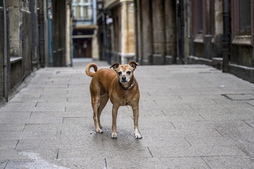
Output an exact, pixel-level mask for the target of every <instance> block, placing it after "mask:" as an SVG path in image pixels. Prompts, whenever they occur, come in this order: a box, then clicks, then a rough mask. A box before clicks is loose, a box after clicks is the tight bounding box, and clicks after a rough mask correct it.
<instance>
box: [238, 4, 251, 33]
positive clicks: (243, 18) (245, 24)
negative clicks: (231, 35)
mask: <svg viewBox="0 0 254 169" xmlns="http://www.w3.org/2000/svg"><path fill="white" fill-rule="evenodd" d="M250 28H251V22H250V0H244V1H239V35H250Z"/></svg>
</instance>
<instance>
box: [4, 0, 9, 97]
mask: <svg viewBox="0 0 254 169" xmlns="http://www.w3.org/2000/svg"><path fill="white" fill-rule="evenodd" d="M3 8H4V25H3V26H4V65H3V67H4V70H3V71H4V72H3V75H4V78H3V81H4V84H3V87H4V98H5V101H6V102H8V54H7V42H8V41H7V10H6V4H5V0H3Z"/></svg>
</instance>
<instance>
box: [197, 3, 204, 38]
mask: <svg viewBox="0 0 254 169" xmlns="http://www.w3.org/2000/svg"><path fill="white" fill-rule="evenodd" d="M196 10H197V17H198V18H197V19H198V21H197V26H198V34H201V33H203V0H198V1H197V9H196Z"/></svg>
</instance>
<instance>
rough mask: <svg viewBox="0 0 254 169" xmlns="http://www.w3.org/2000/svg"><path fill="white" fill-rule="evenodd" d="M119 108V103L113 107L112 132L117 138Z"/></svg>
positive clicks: (112, 135) (113, 137)
mask: <svg viewBox="0 0 254 169" xmlns="http://www.w3.org/2000/svg"><path fill="white" fill-rule="evenodd" d="M118 108H119V105H113V109H112V134H111V138H112V139H116V138H117V127H116V119H117V111H118Z"/></svg>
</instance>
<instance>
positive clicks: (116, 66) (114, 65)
mask: <svg viewBox="0 0 254 169" xmlns="http://www.w3.org/2000/svg"><path fill="white" fill-rule="evenodd" d="M119 66H120V63H114V64H113V65H111V66H110V68H113V69H117V68H118V67H119Z"/></svg>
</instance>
